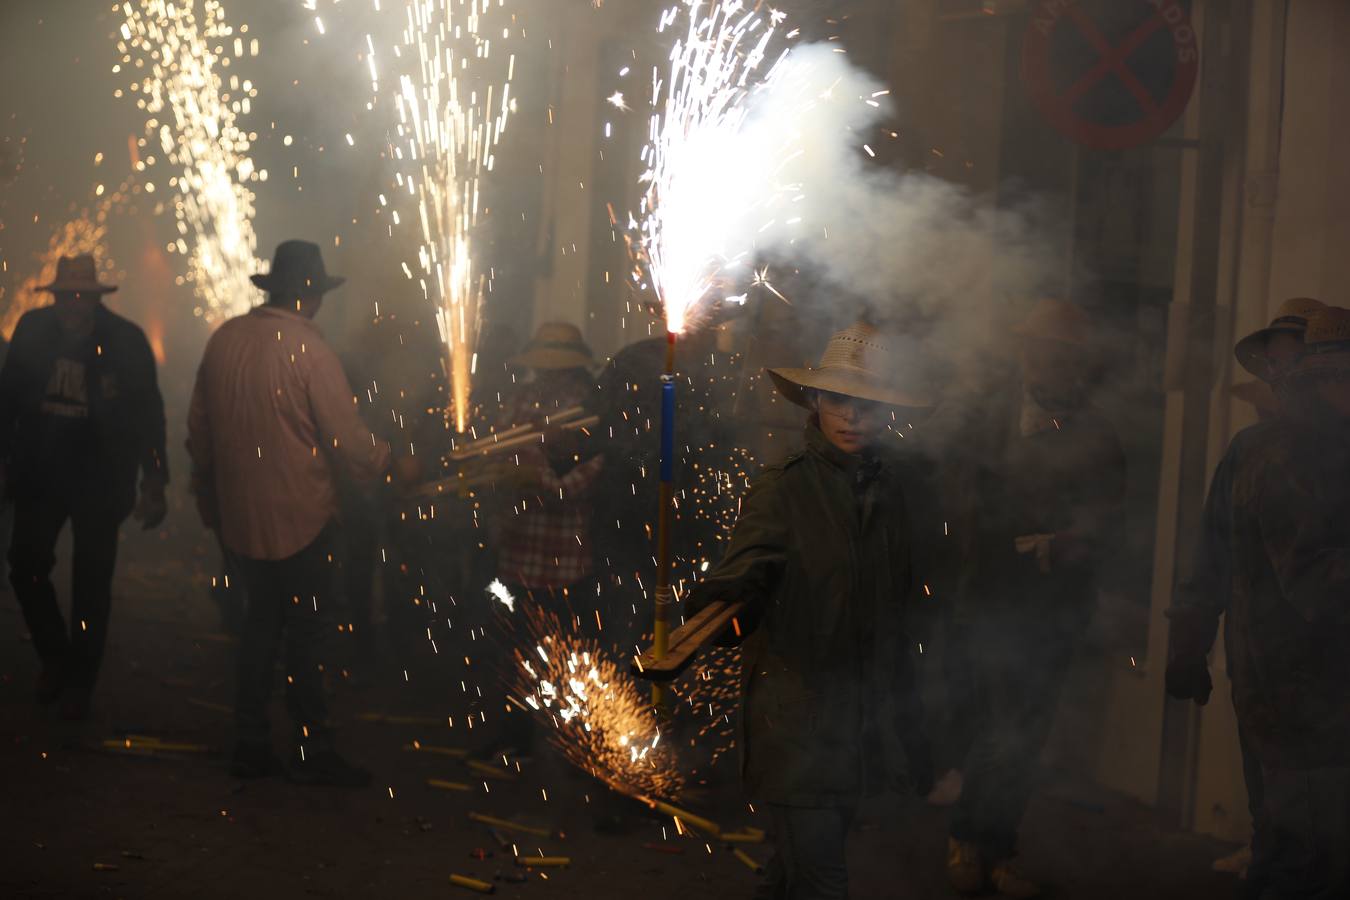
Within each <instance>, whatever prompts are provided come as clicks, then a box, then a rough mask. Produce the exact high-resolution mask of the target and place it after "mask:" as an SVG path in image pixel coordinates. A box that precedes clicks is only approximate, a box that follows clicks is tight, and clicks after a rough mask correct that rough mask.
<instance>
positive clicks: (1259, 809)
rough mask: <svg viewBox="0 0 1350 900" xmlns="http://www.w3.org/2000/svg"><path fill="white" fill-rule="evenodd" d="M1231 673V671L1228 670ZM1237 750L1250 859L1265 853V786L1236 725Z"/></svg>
mask: <svg viewBox="0 0 1350 900" xmlns="http://www.w3.org/2000/svg"><path fill="white" fill-rule="evenodd" d="M1230 671H1231V670H1230ZM1238 749H1240V750H1241V751H1242V780H1243V781H1244V782H1246V784H1247V812H1249V813H1251V817H1252V842H1251V850H1252V858H1253V859H1255V858H1258V857H1259V856H1260V855H1261V853H1263V852H1264V851H1265V846H1266V842H1267V836H1266V835H1267V832H1268V830H1269V828H1270V822H1269V819H1268V817H1267V816H1266V786H1265V780H1264V778H1263V777H1262V775H1261V761H1260V760H1259V759H1257V758H1256V751H1255V750H1254V749H1253V748H1252V745H1251V742H1250V741H1248V740H1247V732H1246V729H1244V728H1243V727H1242V723H1241V722H1239V723H1238Z"/></svg>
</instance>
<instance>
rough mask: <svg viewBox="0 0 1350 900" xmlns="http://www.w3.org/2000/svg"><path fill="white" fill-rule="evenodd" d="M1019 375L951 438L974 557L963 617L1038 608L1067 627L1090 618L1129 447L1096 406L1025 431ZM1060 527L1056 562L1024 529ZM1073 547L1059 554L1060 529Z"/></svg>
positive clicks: (966, 547)
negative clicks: (1030, 545) (1025, 544)
mask: <svg viewBox="0 0 1350 900" xmlns="http://www.w3.org/2000/svg"><path fill="white" fill-rule="evenodd" d="M1023 402H1024V401H1023V397H1022V391H1021V385H1020V383H1019V384H1018V385H1017V387H1016V388H1015V389H1013V390H1009V391H1006V392H1001V393H998V394H995V395H993V396H992V397H990V398H988V399H987V400H986V401H985V402H984V403H983V404H978V405H977V407H976V409H977V411H978V414H977V415H973V416H972V417H971V420H970V421H971V424H970V426H969V427H968V428H967V429H966V433H965V434H964V435H963V437H962V440H960V441H958V442H957V443H956V444H955V445H954V447H953V461H952V464H951V465H950V467H949V470H948V473H947V476H946V479H945V480H946V482H947V485H948V494H949V498H950V501H951V503H952V506H953V507H954V519H955V521H954V522H953V523H952V534H953V537H954V539H955V540H956V541H957V542H958V544H959V545H960V547H961V552H960V556H961V558H962V559H963V560H965V561H966V562H967V565H966V567H965V570H964V572H963V574H962V579H961V580H962V584H961V585H960V587H959V589H958V596H957V603H958V618H960V619H964V620H967V621H978V620H987V619H988V617H989V616H990V615H999V614H1012V615H1014V616H1018V617H1023V616H1027V615H1032V616H1034V617H1036V618H1038V619H1039V620H1040V621H1041V622H1042V623H1043V624H1046V625H1050V626H1053V627H1056V628H1060V629H1064V630H1067V631H1070V632H1072V631H1074V630H1076V629H1079V628H1081V627H1082V626H1083V625H1084V624H1086V622H1087V621H1088V619H1089V618H1090V615H1091V612H1092V608H1093V601H1094V598H1095V594H1096V586H1097V580H1098V575H1099V572H1100V570H1101V568H1102V566H1103V564H1104V563H1105V561H1106V557H1107V554H1108V553H1109V552H1110V550H1111V548H1112V547H1113V546H1116V544H1117V541H1118V539H1119V537H1120V535H1121V528H1122V524H1123V515H1122V504H1123V500H1124V493H1125V454H1124V451H1123V449H1122V448H1121V445H1120V441H1119V440H1118V439H1117V437H1116V433H1115V430H1114V429H1113V428H1112V426H1111V425H1110V424H1109V423H1108V422H1107V421H1106V420H1105V419H1104V418H1103V417H1102V416H1101V415H1100V414H1099V413H1097V412H1096V411H1095V410H1093V409H1092V408H1090V407H1088V408H1084V409H1081V410H1079V411H1076V412H1074V413H1071V414H1066V415H1064V416H1063V417H1062V418H1059V419H1056V420H1053V421H1054V425H1053V427H1049V428H1045V429H1044V430H1041V431H1039V432H1036V433H1033V434H1030V435H1023V434H1022V433H1021V428H1020V416H1021V409H1022V403H1023ZM1038 534H1054V535H1059V536H1061V540H1059V541H1056V542H1053V543H1052V547H1053V548H1054V549H1053V550H1052V557H1051V560H1050V566H1049V568H1050V571H1049V572H1046V571H1043V570H1042V568H1041V566H1040V565H1039V563H1038V561H1037V557H1036V554H1035V553H1034V552H1029V553H1021V552H1019V551H1018V548H1017V539H1018V538H1019V537H1023V536H1028V535H1038ZM1064 536H1068V537H1071V538H1072V539H1073V542H1074V544H1075V545H1076V546H1074V547H1073V550H1072V553H1071V555H1070V556H1068V557H1067V558H1066V557H1064V556H1062V555H1061V554H1060V552H1059V551H1060V548H1061V547H1062V546H1063V543H1064V541H1063V539H1062V538H1063V537H1064Z"/></svg>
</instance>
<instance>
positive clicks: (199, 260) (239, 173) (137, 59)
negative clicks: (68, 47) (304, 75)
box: [113, 0, 267, 322]
mask: <svg viewBox="0 0 1350 900" xmlns="http://www.w3.org/2000/svg"><path fill="white" fill-rule="evenodd" d="M197 8H198V6H197V2H196V0H179V2H177V3H170V2H166V0H139V2H135V3H133V2H130V0H128V2H124V3H123V4H122V6H121V11H122V13H123V15H124V21H123V23H122V26H121V39H120V40H119V41H118V43H117V49H118V51H119V52H121V53H122V60H121V63H119V64H118V65H117V66H115V67H114V68H113V71H114V72H120V71H121V70H122V67H123V66H126V67H127V69H128V71H130V72H132V73H134V78H135V80H134V81H133V82H132V84H131V87H130V90H131V94H132V95H133V96H136V95H139V96H136V105H137V107H139V108H140V109H143V110H145V112H146V113H147V114H148V116H149V118H147V120H146V123H145V133H146V138H147V143H148V147H149V148H150V150H151V152H150V153H149V154H148V155H147V156H146V157H145V158H144V160H142V161H138V162H137V167H138V168H141V169H144V168H148V167H150V166H153V165H155V163H156V158H155V156H154V154H153V148H154V147H155V146H156V145H157V146H158V148H159V150H160V151H161V152H162V153H163V154H164V157H165V158H166V159H167V161H168V163H169V165H170V166H172V167H173V168H174V169H175V170H176V172H177V174H176V175H174V176H173V177H171V178H170V180H169V187H171V188H173V189H174V190H175V191H176V193H175V195H174V196H173V199H172V201H171V202H172V203H173V205H174V216H175V217H176V219H177V223H178V235H179V237H178V240H177V241H175V242H174V243H172V244H170V245H169V249H170V250H171V251H176V252H178V253H181V254H184V255H186V256H187V257H188V274H187V276H186V280H187V281H189V282H191V283H192V286H193V289H194V291H195V293H196V295H197V297H198V299H199V300H200V301H201V306H200V307H199V308H198V313H199V314H200V315H202V316H204V317H205V318H206V319H207V320H208V321H210V322H219V321H221V320H223V319H226V318H228V317H230V316H232V315H237V314H238V313H241V312H244V311H245V310H247V309H248V307H249V306H250V305H251V303H252V298H253V297H254V296H255V295H256V293H257V291H256V289H255V288H254V287H253V286H252V285H251V284H250V282H249V276H250V275H252V274H253V273H255V272H257V271H259V270H260V268H261V263H260V261H259V260H258V259H257V258H256V257H255V256H254V253H255V251H256V250H257V237H256V236H255V235H254V233H253V192H252V191H251V190H249V188H248V187H247V185H248V184H250V183H252V182H257V181H266V180H267V171H266V170H258V169H255V168H254V165H253V160H252V159H251V158H250V157H249V148H250V146H251V144H252V142H253V140H255V139H256V137H257V136H256V135H254V134H250V133H248V132H246V131H245V130H244V129H243V128H241V127H240V126H239V124H238V123H237V119H238V117H239V116H241V115H247V114H248V113H249V111H250V108H251V105H252V98H253V97H255V96H256V95H257V90H256V89H255V88H254V87H253V84H252V83H251V82H250V81H248V80H243V81H241V80H240V79H239V77H238V76H236V75H230V76H229V77H228V79H227V78H226V76H225V75H224V74H223V70H225V69H227V68H229V66H230V63H231V51H232V52H233V57H235V58H238V57H243V56H245V55H249V56H256V55H257V53H258V42H257V41H256V40H254V39H249V38H246V37H245V34H246V32H247V30H248V29H247V26H243V27H241V28H240V29H239V30H238V31H237V32H236V30H235V29H234V28H233V27H232V26H230V25H229V24H228V23H227V22H226V20H225V10H224V7H223V6H222V5H221V4H220V3H219V2H218V0H201V11H202V14H201V17H200V19H199V18H198V16H197V13H196V10H197ZM117 95H118V96H121V95H122V92H121V91H120V90H119V91H117ZM147 189H149V188H147Z"/></svg>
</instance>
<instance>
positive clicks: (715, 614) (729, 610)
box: [631, 600, 745, 681]
mask: <svg viewBox="0 0 1350 900" xmlns="http://www.w3.org/2000/svg"><path fill="white" fill-rule="evenodd" d="M744 610H745V603H743V602H742V603H730V602H728V601H725V600H716V601H714V602H712V603H710V604H709V605H708V606H707V608H705V609H704V610H702V611H701V612H699V613H698V615H696V616H694V617H693V618H691V619H689V621H687V622H685V623H684V624H683V625H681V626H680V627H679V628H676V629H675V630H674V631H672V632H671V633H670V642H669V644H668V645H667V646H666V653H665V656H663V657H661V658H660V659H657V657H656V653H655V651H654V650H652V649H648V650H647V651H646V652H645V653H643V654H642V655H641V656H639V657H637V658H635V659H634V660H633V663H632V666H631V670H632V672H633V674H634V675H636V676H638V677H639V678H645V679H646V680H648V681H674V680H675V679H676V678H678V677H679V675H680V673H681V672H683V671H684V670H685V669H687V668H689V664H690V663H691V662H693V661H694V657H695V656H697V655H698V651H699V649H700V648H702V647H706V646H707V645H708V644H711V643H712V642H713V641H715V640H717V637H718V635H720V634H721V633H722V632H724V631H726V630H727V628H735V627H738V622H737V617H738V616H740V615H741V613H742V612H744Z"/></svg>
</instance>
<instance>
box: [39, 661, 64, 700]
mask: <svg viewBox="0 0 1350 900" xmlns="http://www.w3.org/2000/svg"><path fill="white" fill-rule="evenodd" d="M65 689H66V676H65V673H64V672H62V671H61V670H60V669H59V668H57V667H56V666H43V667H42V674H41V675H39V676H38V681H37V692H36V693H37V702H38V703H40V704H42V705H43V706H50V705H51V704H53V703H55V702H56V701H57V700H58V699H59V698H60V696H61V692H62V691H64V690H65Z"/></svg>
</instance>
